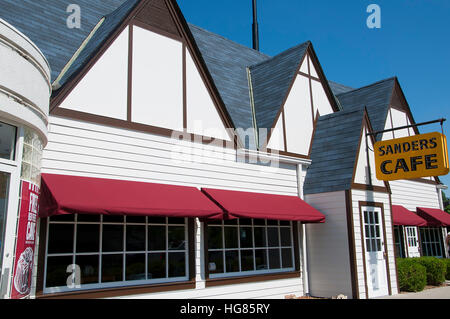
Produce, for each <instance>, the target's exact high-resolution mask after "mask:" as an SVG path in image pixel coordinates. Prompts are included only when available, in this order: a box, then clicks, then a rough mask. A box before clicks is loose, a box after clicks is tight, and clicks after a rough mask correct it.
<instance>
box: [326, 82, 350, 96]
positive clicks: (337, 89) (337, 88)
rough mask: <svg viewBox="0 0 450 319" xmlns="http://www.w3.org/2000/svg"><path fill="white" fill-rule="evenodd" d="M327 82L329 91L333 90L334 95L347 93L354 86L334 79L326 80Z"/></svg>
mask: <svg viewBox="0 0 450 319" xmlns="http://www.w3.org/2000/svg"><path fill="white" fill-rule="evenodd" d="M328 84H329V85H330V88H331V91H333V94H334V95H338V94H342V93H347V92H350V91H353V90H354V88H352V87H349V86H347V85H343V84H340V83H337V82H334V81H328Z"/></svg>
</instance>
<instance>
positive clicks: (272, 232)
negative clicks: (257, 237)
mask: <svg viewBox="0 0 450 319" xmlns="http://www.w3.org/2000/svg"><path fill="white" fill-rule="evenodd" d="M267 237H268V239H269V241H268V244H269V247H278V246H280V239H279V237H278V227H268V228H267Z"/></svg>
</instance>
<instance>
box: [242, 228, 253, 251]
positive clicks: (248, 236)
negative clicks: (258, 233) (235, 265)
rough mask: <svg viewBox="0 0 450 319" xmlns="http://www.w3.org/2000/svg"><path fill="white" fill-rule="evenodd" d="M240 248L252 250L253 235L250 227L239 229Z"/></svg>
mask: <svg viewBox="0 0 450 319" xmlns="http://www.w3.org/2000/svg"><path fill="white" fill-rule="evenodd" d="M240 233H241V248H253V234H252V228H251V227H241V228H240Z"/></svg>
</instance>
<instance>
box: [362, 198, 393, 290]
mask: <svg viewBox="0 0 450 319" xmlns="http://www.w3.org/2000/svg"><path fill="white" fill-rule="evenodd" d="M363 207H372V208H379V209H380V210H381V222H382V223H383V227H382V228H383V229H382V232H383V239H384V251H383V254H384V259H385V267H386V281H387V287H388V295H389V296H391V295H392V285H391V273H390V269H389V254H388V241H387V237H386V218H385V212H384V204H383V203H379V202H365V201H359V221H360V227H361V228H360V229H361V247H362V260H363V268H364V281H365V288H366V299H369V287H368V279H369V278H368V274H367V268H366V244H365V235H364V232H365V231H364V220H363ZM392 235H393V234H392ZM392 248H394V247H392Z"/></svg>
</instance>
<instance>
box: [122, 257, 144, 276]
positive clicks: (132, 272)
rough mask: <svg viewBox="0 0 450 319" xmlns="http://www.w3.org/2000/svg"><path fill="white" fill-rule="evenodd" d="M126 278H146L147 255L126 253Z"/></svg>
mask: <svg viewBox="0 0 450 319" xmlns="http://www.w3.org/2000/svg"><path fill="white" fill-rule="evenodd" d="M125 274H126V280H144V279H145V255H144V254H127V255H126V271H125Z"/></svg>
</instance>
